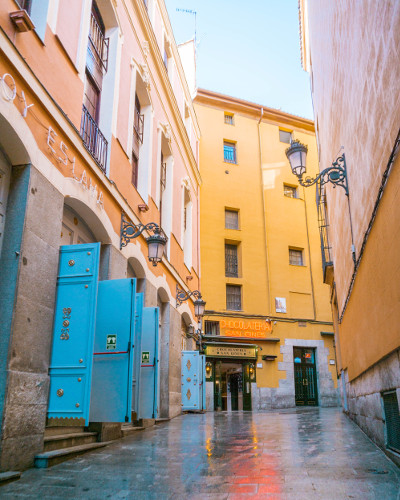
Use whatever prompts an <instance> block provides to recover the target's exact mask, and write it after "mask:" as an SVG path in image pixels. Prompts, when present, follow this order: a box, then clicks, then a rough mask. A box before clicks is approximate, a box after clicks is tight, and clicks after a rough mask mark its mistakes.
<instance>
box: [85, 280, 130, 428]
mask: <svg viewBox="0 0 400 500" xmlns="http://www.w3.org/2000/svg"><path fill="white" fill-rule="evenodd" d="M135 302H136V280H135V279H130V278H128V279H122V280H108V281H100V282H99V292H98V297H97V316H96V333H95V339H94V356H93V375H92V392H91V398H90V421H91V422H130V421H131V411H132V370H133V338H134V328H135Z"/></svg>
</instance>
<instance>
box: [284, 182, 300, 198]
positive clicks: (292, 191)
mask: <svg viewBox="0 0 400 500" xmlns="http://www.w3.org/2000/svg"><path fill="white" fill-rule="evenodd" d="M283 194H284V195H285V196H287V197H288V198H298V196H297V188H296V187H295V186H288V185H287V184H284V185H283Z"/></svg>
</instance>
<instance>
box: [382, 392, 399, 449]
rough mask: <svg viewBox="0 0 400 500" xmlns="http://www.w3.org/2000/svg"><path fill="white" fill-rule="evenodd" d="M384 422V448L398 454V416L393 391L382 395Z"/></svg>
mask: <svg viewBox="0 0 400 500" xmlns="http://www.w3.org/2000/svg"><path fill="white" fill-rule="evenodd" d="M382 399H383V408H384V410H385V422H386V446H387V448H390V449H392V450H394V451H397V452H398V453H400V414H399V403H398V401H397V394H396V392H395V391H391V392H387V393H385V394H382Z"/></svg>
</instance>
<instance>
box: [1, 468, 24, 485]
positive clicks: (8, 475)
mask: <svg viewBox="0 0 400 500" xmlns="http://www.w3.org/2000/svg"><path fill="white" fill-rule="evenodd" d="M20 477H21V473H20V472H19V471H13V470H10V471H8V472H0V486H3V485H4V484H7V483H11V482H12V481H16V480H17V479H20Z"/></svg>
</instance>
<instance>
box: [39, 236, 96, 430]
mask: <svg viewBox="0 0 400 500" xmlns="http://www.w3.org/2000/svg"><path fill="white" fill-rule="evenodd" d="M99 256H100V243H92V244H87V245H68V246H62V247H61V249H60V263H59V270H58V280H57V297H56V305H55V317H54V328H53V344H52V357H51V364H50V368H49V374H50V394H49V406H48V418H49V422H50V423H51V422H52V421H53V422H54V423H55V422H59V423H60V424H61V423H63V425H71V424H72V425H88V423H89V402H90V386H91V379H92V361H93V339H94V331H95V315H96V301H97V283H98V270H99ZM66 419H68V420H66Z"/></svg>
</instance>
